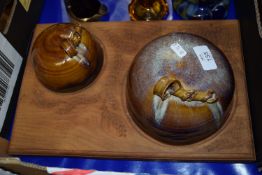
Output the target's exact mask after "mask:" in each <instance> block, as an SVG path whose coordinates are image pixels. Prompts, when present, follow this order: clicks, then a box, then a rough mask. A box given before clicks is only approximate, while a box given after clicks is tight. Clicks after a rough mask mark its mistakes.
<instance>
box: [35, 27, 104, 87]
mask: <svg viewBox="0 0 262 175" xmlns="http://www.w3.org/2000/svg"><path fill="white" fill-rule="evenodd" d="M31 55H32V58H33V62H34V68H35V72H36V75H37V78H38V79H39V81H40V82H41V83H42V84H43V85H44V86H46V87H47V88H49V89H51V90H54V91H59V92H68V91H73V90H77V89H79V88H82V87H84V86H85V85H87V84H89V83H91V82H92V81H93V80H94V79H95V77H96V76H97V75H98V72H99V70H100V68H101V65H102V62H103V53H102V49H101V47H100V45H99V44H98V43H97V42H96V41H95V39H94V38H93V36H92V35H91V34H90V33H89V32H88V31H87V30H86V29H85V28H83V27H81V26H79V25H75V24H55V25H52V26H51V27H49V28H47V29H45V30H44V31H43V32H42V33H41V34H40V35H39V36H38V37H37V39H36V41H35V42H34V45H33V48H32V54H31Z"/></svg>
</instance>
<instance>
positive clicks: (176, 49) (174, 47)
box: [170, 43, 187, 58]
mask: <svg viewBox="0 0 262 175" xmlns="http://www.w3.org/2000/svg"><path fill="white" fill-rule="evenodd" d="M170 47H171V49H172V50H173V51H174V52H175V53H176V54H177V56H179V57H180V58H182V57H184V56H186V54H187V53H186V51H185V50H184V49H183V47H182V46H181V45H180V44H178V43H174V44H172V45H171V46H170Z"/></svg>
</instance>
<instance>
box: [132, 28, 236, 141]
mask: <svg viewBox="0 0 262 175" xmlns="http://www.w3.org/2000/svg"><path fill="white" fill-rule="evenodd" d="M233 93H234V78H233V72H232V69H231V67H230V64H229V62H228V61H227V59H226V57H225V55H224V54H223V53H222V52H221V51H220V50H219V49H218V48H217V47H216V46H214V45H213V44H212V43H210V42H209V41H207V40H206V39H204V38H201V37H199V36H195V35H191V34H186V33H173V34H168V35H165V36H162V37H160V38H157V39H155V40H153V41H152V42H150V43H149V44H147V45H146V46H145V47H144V48H143V49H142V50H141V51H140V52H139V53H138V54H137V56H136V58H135V60H134V62H133V64H132V66H131V69H130V72H129V77H128V84H127V103H128V108H129V111H130V113H131V115H132V117H133V119H134V121H135V122H136V123H137V124H138V126H139V127H140V128H141V129H142V130H144V131H145V132H146V133H148V134H149V135H151V136H153V137H154V138H156V139H158V140H160V141H163V142H167V143H171V144H191V143H194V142H197V141H200V140H202V139H204V138H207V137H208V136H210V135H211V134H212V133H214V132H216V131H217V130H218V129H219V128H220V127H221V126H222V125H223V123H224V122H225V120H226V119H227V117H228V114H229V112H230V104H231V101H232V97H233Z"/></svg>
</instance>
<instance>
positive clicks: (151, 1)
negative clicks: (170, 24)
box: [128, 0, 168, 21]
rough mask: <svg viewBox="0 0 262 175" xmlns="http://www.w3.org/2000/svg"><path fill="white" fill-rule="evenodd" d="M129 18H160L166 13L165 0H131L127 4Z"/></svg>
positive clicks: (134, 19)
mask: <svg viewBox="0 0 262 175" xmlns="http://www.w3.org/2000/svg"><path fill="white" fill-rule="evenodd" d="M128 9H129V15H130V18H131V20H133V21H137V20H143V21H151V20H161V19H163V18H164V17H165V16H166V15H167V14H168V4H167V2H166V1H165V0H132V1H131V3H130V4H129V6H128Z"/></svg>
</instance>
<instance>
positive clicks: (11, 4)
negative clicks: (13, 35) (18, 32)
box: [0, 0, 17, 34]
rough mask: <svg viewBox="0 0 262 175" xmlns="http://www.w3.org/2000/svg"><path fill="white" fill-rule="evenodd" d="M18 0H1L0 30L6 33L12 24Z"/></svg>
mask: <svg viewBox="0 0 262 175" xmlns="http://www.w3.org/2000/svg"><path fill="white" fill-rule="evenodd" d="M16 4H17V0H1V2H0V32H2V33H3V34H6V33H7V32H8V30H9V26H10V24H11V21H12V18H13V15H14V12H15V7H16Z"/></svg>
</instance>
